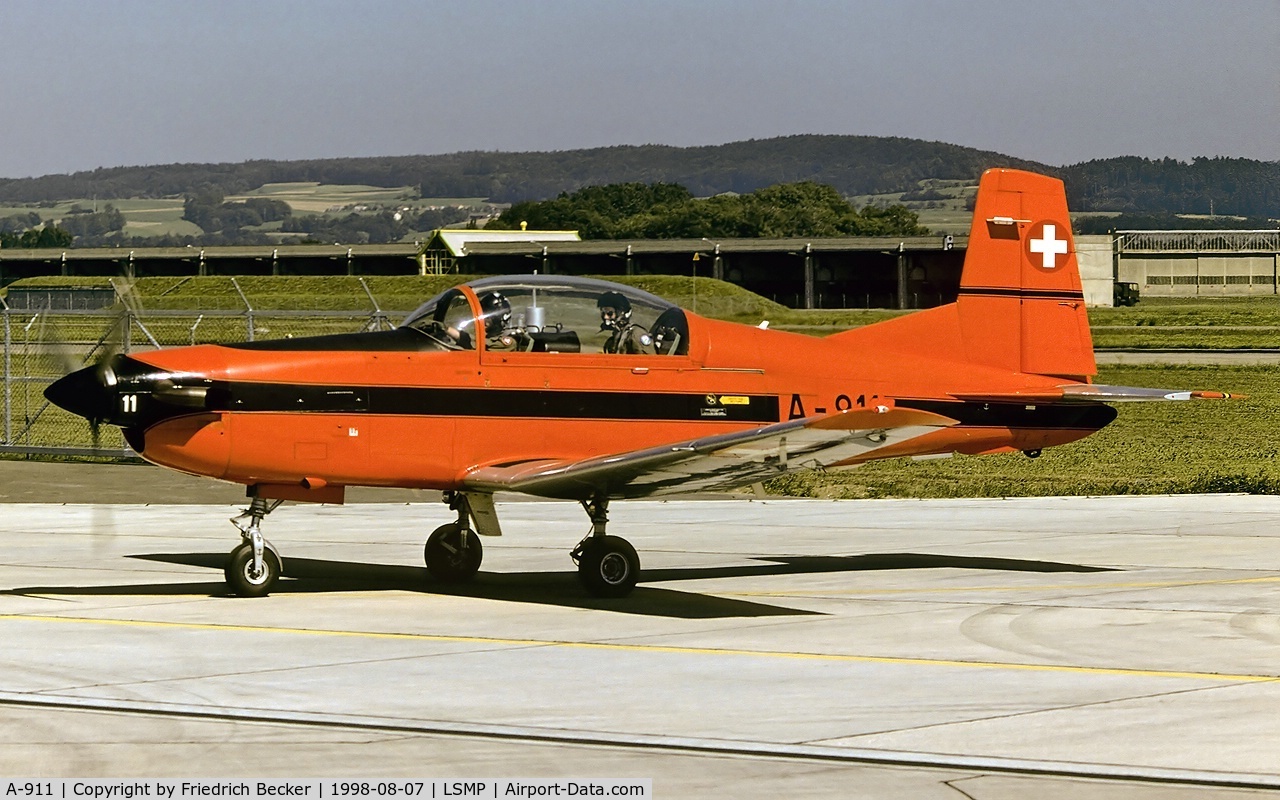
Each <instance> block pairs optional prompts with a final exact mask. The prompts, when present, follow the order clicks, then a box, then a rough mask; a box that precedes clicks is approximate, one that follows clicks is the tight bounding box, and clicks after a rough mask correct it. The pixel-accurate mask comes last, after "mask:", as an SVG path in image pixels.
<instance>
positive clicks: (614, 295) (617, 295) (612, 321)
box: [596, 291, 631, 330]
mask: <svg viewBox="0 0 1280 800" xmlns="http://www.w3.org/2000/svg"><path fill="white" fill-rule="evenodd" d="M596 308H598V309H600V330H607V329H609V328H622V327H624V326H625V325H626V324H627V323H628V322H630V321H631V301H630V300H628V299H627V297H626V295H624V294H622V293H621V292H613V291H610V292H605V293H604V294H602V295H600V299H598V300H596Z"/></svg>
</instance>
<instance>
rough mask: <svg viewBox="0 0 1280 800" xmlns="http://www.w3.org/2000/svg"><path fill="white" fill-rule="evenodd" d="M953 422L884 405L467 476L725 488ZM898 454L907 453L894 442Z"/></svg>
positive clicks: (615, 490)
mask: <svg viewBox="0 0 1280 800" xmlns="http://www.w3.org/2000/svg"><path fill="white" fill-rule="evenodd" d="M954 424H956V421H955V420H953V419H950V418H948V417H943V416H939V415H937V414H931V413H929V412H927V411H913V410H908V409H890V408H885V407H883V406H881V407H879V408H875V409H866V410H858V411H845V412H838V413H835V414H826V415H823V416H818V417H806V418H804V419H796V420H790V421H788V422H779V423H776V424H774V425H766V426H764V427H761V428H753V429H751V430H747V431H740V432H737V433H726V434H722V435H719V436H708V437H706V438H703V439H691V440H689V441H685V442H675V443H672V444H668V445H662V446H659V447H650V448H646V449H643V450H633V451H630V452H626V453H616V454H613V455H607V456H596V457H593V458H587V459H583V460H580V461H565V460H554V459H549V460H544V461H525V462H521V463H518V464H507V465H501V466H488V467H480V468H477V469H476V470H474V471H472V472H471V473H470V474H469V475H468V476H467V477H466V478H465V480H464V481H463V484H464V488H465V489H467V490H469V491H477V492H495V491H515V492H525V493H527V494H535V495H541V496H543V497H560V498H569V499H586V498H590V497H591V496H593V495H595V494H596V493H598V492H604V493H607V495H608V496H609V497H614V498H630V497H650V496H654V495H665V494H684V493H689V492H701V491H725V490H727V489H735V488H738V487H741V486H749V485H750V484H752V483H755V482H757V481H763V480H768V479H769V478H776V477H777V476H779V475H783V474H786V473H788V472H798V471H801V470H810V469H822V468H824V467H826V466H829V465H832V464H836V463H838V462H840V461H845V460H847V459H850V458H854V457H856V456H861V455H865V454H866V453H868V452H871V451H873V450H877V449H880V448H883V447H888V446H890V445H899V446H901V445H903V444H904V443H906V442H909V441H910V440H912V439H915V438H918V437H921V436H924V435H926V434H929V433H932V432H933V431H936V430H938V429H939V428H944V427H947V426H950V425H954ZM894 454H895V455H908V454H909V453H903V452H901V448H900V447H895V449H894Z"/></svg>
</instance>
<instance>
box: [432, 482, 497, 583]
mask: <svg viewBox="0 0 1280 800" xmlns="http://www.w3.org/2000/svg"><path fill="white" fill-rule="evenodd" d="M444 501H445V502H446V503H448V504H449V508H451V509H453V510H454V511H457V512H458V521H457V522H451V523H449V524H448V525H441V526H440V527H439V528H436V529H435V531H434V532H433V533H432V534H431V536H430V537H428V539H427V544H426V547H424V548H423V551H422V557H423V560H424V561H426V564H427V572H428V573H429V574H430V575H431V577H433V578H435V579H436V580H438V581H440V582H441V583H465V582H466V581H469V580H471V579H472V578H474V577H475V575H476V572H477V571H478V570H479V569H480V561H481V560H482V559H483V558H484V548H483V547H482V546H481V545H480V537H479V536H477V535H476V532H475V531H473V530H471V525H470V522H471V506H470V503H468V502H467V496H466V495H465V494H463V493H462V492H445V493H444Z"/></svg>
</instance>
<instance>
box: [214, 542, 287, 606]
mask: <svg viewBox="0 0 1280 800" xmlns="http://www.w3.org/2000/svg"><path fill="white" fill-rule="evenodd" d="M226 575H227V585H228V586H229V587H231V591H232V592H234V593H235V594H236V595H238V596H240V597H265V596H266V595H267V594H268V593H269V592H270V591H271V589H272V588H273V587H275V585H276V581H277V580H279V579H280V559H278V558H276V554H275V553H273V552H271V551H270V550H266V551H264V552H263V553H262V557H261V566H257V565H255V564H254V557H253V545H251V544H249V543H248V542H245V543H244V544H241V545H239V546H237V547H236V549H234V550H232V551H231V557H230V559H229V560H228V561H227V568H226Z"/></svg>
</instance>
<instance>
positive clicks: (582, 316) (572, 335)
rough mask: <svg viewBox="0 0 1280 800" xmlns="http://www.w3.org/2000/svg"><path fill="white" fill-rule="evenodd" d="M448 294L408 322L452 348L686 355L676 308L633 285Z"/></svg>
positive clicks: (501, 284)
mask: <svg viewBox="0 0 1280 800" xmlns="http://www.w3.org/2000/svg"><path fill="white" fill-rule="evenodd" d="M463 286H465V287H467V288H469V289H470V290H471V292H472V294H474V296H475V298H476V300H477V301H478V302H479V307H478V308H476V307H475V304H474V303H473V302H472V300H471V298H469V297H468V296H467V293H466V292H464V291H462V287H454V288H452V289H448V290H446V291H444V292H441V293H440V294H439V295H436V296H435V297H433V298H432V299H430V300H428V301H427V302H426V303H424V304H423V305H422V306H421V307H420V308H418V309H417V310H416V311H414V312H413V313H412V314H410V315H409V316H408V317H406V318H405V321H404V323H403V324H402V326H401V327H405V328H411V329H413V330H416V331H418V332H420V333H422V334H424V335H426V336H428V337H430V338H432V339H435V340H437V341H439V342H441V343H442V344H444V345H445V346H447V347H449V348H450V349H458V350H471V349H475V348H477V347H481V346H483V347H485V348H486V349H503V350H516V351H530V352H573V353H617V354H623V355H634V354H652V355H685V354H687V353H688V348H689V342H688V324H687V321H686V319H685V315H684V312H683V311H682V310H680V308H679V307H678V306H676V305H675V304H673V303H671V302H669V301H667V300H664V299H662V298H661V297H658V296H657V295H654V294H650V293H649V292H646V291H643V290H641V289H636V288H634V287H631V286H624V285H622V284H617V283H611V282H609V281H602V280H596V279H594V278H579V277H573V276H561V275H516V276H512V275H505V276H499V277H492V278H480V279H478V280H474V281H471V282H469V283H466V284H463Z"/></svg>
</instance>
